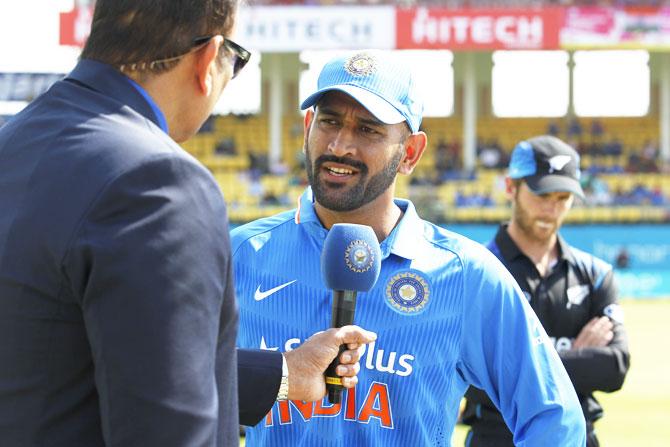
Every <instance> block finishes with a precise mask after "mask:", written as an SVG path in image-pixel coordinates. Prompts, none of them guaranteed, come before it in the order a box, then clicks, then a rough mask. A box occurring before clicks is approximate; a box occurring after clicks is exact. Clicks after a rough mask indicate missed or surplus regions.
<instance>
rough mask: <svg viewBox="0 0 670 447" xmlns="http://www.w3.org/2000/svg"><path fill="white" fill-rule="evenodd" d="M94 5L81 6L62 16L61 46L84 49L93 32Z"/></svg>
mask: <svg viewBox="0 0 670 447" xmlns="http://www.w3.org/2000/svg"><path fill="white" fill-rule="evenodd" d="M92 20H93V5H90V6H80V7H77V8H75V9H73V10H72V11H70V12H65V13H61V15H60V39H59V42H60V44H61V45H68V46H76V47H83V46H84V43H85V42H86V39H87V38H88V35H89V33H90V32H91V21H92Z"/></svg>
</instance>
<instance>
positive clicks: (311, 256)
mask: <svg viewBox="0 0 670 447" xmlns="http://www.w3.org/2000/svg"><path fill="white" fill-rule="evenodd" d="M302 108H303V109H307V113H306V116H305V126H304V127H305V140H304V151H305V155H306V167H307V174H308V177H309V183H310V187H309V188H308V189H307V190H306V192H305V193H304V194H303V196H302V197H301V199H300V202H299V205H298V208H297V209H296V210H292V211H289V212H285V213H282V214H279V215H277V216H274V217H270V218H267V219H261V220H258V221H255V222H252V223H249V224H247V225H244V226H241V227H238V228H237V229H235V230H234V231H233V233H232V244H233V262H234V268H235V269H234V270H235V275H236V278H235V282H236V292H237V297H238V299H239V305H240V333H239V337H238V344H239V346H240V347H262V348H266V349H278V350H282V351H291V350H292V349H294V348H296V347H297V346H299V345H300V343H301V342H302V341H303V340H305V338H306V337H307V336H308V335H309V334H311V333H313V332H314V331H315V330H319V329H324V328H327V327H328V326H329V324H330V316H331V309H330V308H331V293H330V291H329V290H327V289H326V288H325V286H324V284H323V281H322V279H321V273H320V262H319V259H320V256H321V250H322V247H323V243H324V240H325V237H326V234H327V232H328V229H329V228H330V227H331V226H332V225H334V224H336V223H357V224H365V225H369V226H371V227H372V228H373V230H374V231H375V233H376V235H377V237H378V239H379V241H380V245H381V250H382V267H381V273H380V276H379V279H378V281H377V283H376V285H375V287H373V289H371V290H370V291H369V292H366V293H362V294H359V298H358V305H357V309H356V316H355V320H356V322H357V323H358V324H361V325H364V326H365V327H367V328H370V329H371V330H374V331H376V332H377V334H378V338H377V341H376V342H375V343H371V344H370V345H369V346H368V347H367V349H366V352H365V353H364V355H363V356H362V357H361V362H360V363H361V371H360V374H359V376H358V379H359V382H358V385H357V386H356V387H355V388H353V389H350V390H348V391H347V392H346V393H345V395H344V396H343V399H342V402H341V403H340V404H329V403H328V401H327V400H323V401H320V402H315V403H304V402H301V401H290V400H286V401H281V402H278V403H277V404H275V406H274V407H273V408H272V410H271V411H270V412H269V413H268V414H267V416H266V417H265V420H264V421H263V422H261V423H260V424H259V425H258V426H256V427H255V428H253V429H249V430H248V431H247V445H249V446H256V445H264V446H265V445H277V446H279V445H291V446H295V445H299V446H310V447H311V446H322V445H323V446H348V447H349V446H362V445H372V446H384V447H386V446H418V445H448V444H450V441H451V436H452V432H453V428H454V424H455V422H456V418H457V412H458V406H459V403H460V400H461V397H462V396H463V393H464V392H465V390H466V389H467V387H468V386H469V385H474V386H477V387H478V388H481V389H484V390H486V391H487V392H488V394H489V395H490V396H491V397H492V399H493V401H494V402H495V404H496V406H498V407H499V408H500V409H501V410H502V414H503V417H504V418H505V422H506V423H507V425H508V426H509V427H510V429H511V430H512V432H513V434H514V441H515V443H516V444H517V445H520V446H545V445H546V446H550V445H551V446H562V447H565V446H584V445H585V423H584V417H583V415H582V412H581V409H580V406H579V402H578V400H577V396H576V395H575V392H574V389H573V388H572V385H571V383H570V379H569V378H568V376H567V374H566V372H565V369H564V368H563V366H562V364H561V362H560V360H559V358H558V355H557V354H556V351H555V350H554V348H553V347H552V346H551V344H550V343H549V341H548V338H547V335H546V333H545V332H544V329H543V328H542V326H541V325H540V323H539V321H538V319H537V317H536V316H535V314H534V313H533V311H532V309H531V308H530V306H529V304H528V302H527V300H526V299H525V298H524V296H523V294H522V293H521V290H520V289H519V287H518V286H517V285H516V282H515V281H514V280H513V278H512V277H511V275H510V274H509V273H508V272H507V270H506V269H505V268H504V266H503V265H502V264H501V263H500V262H499V261H498V260H497V259H496V258H495V256H493V255H492V254H491V253H490V252H489V251H488V250H486V248H484V247H482V246H481V245H478V244H476V243H474V242H472V241H470V240H468V239H466V238H464V237H462V236H460V235H458V234H455V233H452V232H450V231H447V230H444V229H442V228H440V227H438V226H436V225H434V224H431V223H429V222H426V221H424V220H422V219H421V218H420V217H419V216H418V215H417V213H416V210H415V208H414V205H413V204H412V203H411V202H409V201H408V200H402V199H397V198H395V199H394V191H395V181H396V176H397V175H398V174H403V175H409V174H411V173H412V171H413V169H414V168H415V166H416V165H417V163H418V162H419V160H420V158H421V156H422V154H423V152H424V150H425V148H426V145H427V137H426V134H425V133H424V132H422V131H420V130H419V126H420V124H421V118H422V111H423V105H422V102H421V100H420V99H419V97H418V95H417V92H416V85H415V82H414V80H413V78H412V75H411V72H410V70H409V68H408V64H407V63H406V61H402V60H397V59H394V57H393V56H392V55H390V54H388V53H383V52H359V53H356V54H353V55H349V56H347V57H343V58H337V59H333V60H331V61H330V62H329V63H328V64H326V66H325V67H324V69H323V71H322V72H321V74H320V76H319V81H318V90H317V91H316V92H315V93H314V94H312V95H311V96H309V97H308V98H307V99H306V100H305V101H304V102H303V103H302Z"/></svg>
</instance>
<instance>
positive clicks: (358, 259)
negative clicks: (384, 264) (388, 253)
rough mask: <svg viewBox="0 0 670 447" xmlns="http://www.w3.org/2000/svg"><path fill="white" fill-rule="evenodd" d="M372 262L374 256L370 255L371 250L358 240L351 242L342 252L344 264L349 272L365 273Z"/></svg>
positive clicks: (365, 243)
mask: <svg viewBox="0 0 670 447" xmlns="http://www.w3.org/2000/svg"><path fill="white" fill-rule="evenodd" d="M374 261H375V256H374V255H373V254H372V248H371V247H370V246H369V245H368V244H367V242H365V241H363V240H360V239H356V240H355V241H351V242H350V243H349V246H348V247H347V249H346V251H345V252H344V262H346V264H347V267H349V269H350V270H352V271H354V272H356V273H363V272H367V271H368V270H370V267H372V264H373V263H374Z"/></svg>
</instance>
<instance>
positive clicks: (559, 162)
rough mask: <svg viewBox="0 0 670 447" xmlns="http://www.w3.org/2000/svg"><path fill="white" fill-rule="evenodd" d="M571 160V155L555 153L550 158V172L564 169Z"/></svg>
mask: <svg viewBox="0 0 670 447" xmlns="http://www.w3.org/2000/svg"><path fill="white" fill-rule="evenodd" d="M570 160H572V157H571V156H569V155H554V156H553V157H551V158H550V159H549V174H551V173H552V172H554V171H560V170H562V169H563V168H564V167H565V165H567V164H568V163H570Z"/></svg>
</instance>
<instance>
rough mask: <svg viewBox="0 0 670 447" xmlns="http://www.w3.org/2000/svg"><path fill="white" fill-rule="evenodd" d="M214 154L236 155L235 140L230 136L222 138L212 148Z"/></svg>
mask: <svg viewBox="0 0 670 447" xmlns="http://www.w3.org/2000/svg"><path fill="white" fill-rule="evenodd" d="M214 153H215V154H216V155H224V156H234V155H237V148H236V147H235V140H233V139H232V138H230V137H226V138H222V139H221V140H220V141H219V142H218V143H217V145H216V147H215V148H214Z"/></svg>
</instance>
